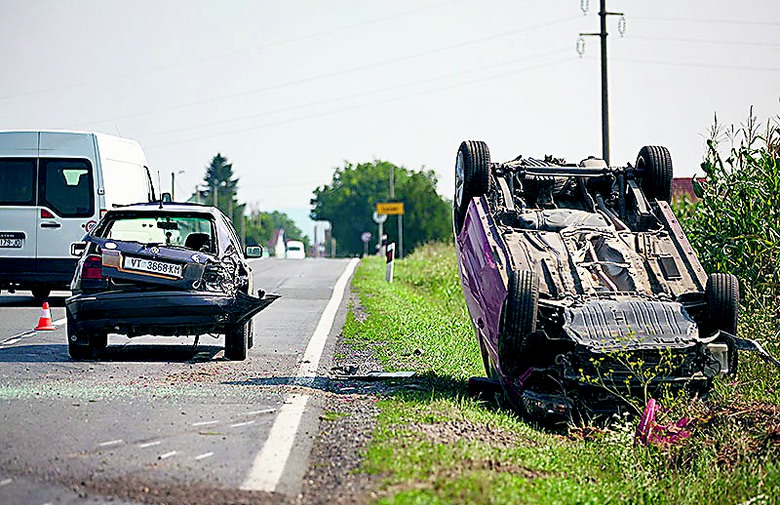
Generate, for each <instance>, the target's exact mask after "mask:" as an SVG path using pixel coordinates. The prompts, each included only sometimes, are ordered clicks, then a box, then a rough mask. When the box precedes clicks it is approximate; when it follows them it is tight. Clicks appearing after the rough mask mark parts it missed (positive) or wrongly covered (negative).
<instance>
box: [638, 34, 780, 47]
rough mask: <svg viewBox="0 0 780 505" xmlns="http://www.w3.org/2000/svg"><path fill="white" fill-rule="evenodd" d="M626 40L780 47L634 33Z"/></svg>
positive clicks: (778, 45) (761, 43) (765, 44)
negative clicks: (643, 35)
mask: <svg viewBox="0 0 780 505" xmlns="http://www.w3.org/2000/svg"><path fill="white" fill-rule="evenodd" d="M625 40H628V41H631V40H650V41H654V42H683V43H686V44H714V45H727V46H751V47H767V48H780V42H778V43H774V44H767V43H763V42H743V41H737V40H701V39H684V38H671V37H641V36H639V37H637V36H635V35H632V36H631V37H626V39H625Z"/></svg>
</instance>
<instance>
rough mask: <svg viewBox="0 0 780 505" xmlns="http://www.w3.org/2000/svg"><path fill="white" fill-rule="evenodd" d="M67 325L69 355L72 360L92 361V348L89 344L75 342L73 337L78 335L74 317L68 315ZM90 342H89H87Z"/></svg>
mask: <svg viewBox="0 0 780 505" xmlns="http://www.w3.org/2000/svg"><path fill="white" fill-rule="evenodd" d="M67 318H68V321H67V325H66V332H65V333H66V334H67V336H68V354H69V355H70V357H71V358H73V359H77V360H82V359H90V358H92V346H91V345H90V344H89V343H87V345H84V344H77V343H76V342H74V341H73V336H75V335H76V330H75V328H76V323H75V320H74V319H73V317H72V316H71V315H70V314H67ZM87 342H89V340H87Z"/></svg>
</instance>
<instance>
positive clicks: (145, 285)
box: [65, 202, 279, 360]
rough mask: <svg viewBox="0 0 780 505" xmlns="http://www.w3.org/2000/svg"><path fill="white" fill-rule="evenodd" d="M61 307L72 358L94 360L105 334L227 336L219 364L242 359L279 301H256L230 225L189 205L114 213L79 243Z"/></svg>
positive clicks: (263, 297)
mask: <svg viewBox="0 0 780 505" xmlns="http://www.w3.org/2000/svg"><path fill="white" fill-rule="evenodd" d="M85 241H86V247H85V249H84V251H83V253H82V254H81V258H80V260H79V263H78V265H77V267H76V272H75V274H74V277H73V281H72V283H71V289H72V291H73V296H72V297H70V298H68V299H67V300H66V302H65V307H66V314H67V333H68V350H69V352H70V355H71V357H73V358H77V359H79V358H87V357H91V356H92V355H93V353H94V351H96V350H100V349H102V348H104V347H105V346H106V345H107V335H108V333H120V334H123V335H127V336H129V337H137V336H141V335H165V336H179V335H202V334H215V333H216V334H218V333H222V334H225V357H227V358H228V359H237V360H243V359H245V358H246V352H247V348H250V347H252V345H253V343H254V342H253V325H252V317H253V316H254V315H255V314H257V313H258V312H260V311H261V310H263V309H264V308H266V307H267V306H268V305H270V304H271V302H273V301H274V300H275V299H277V298H278V297H279V295H275V294H268V293H265V292H264V291H262V290H260V291H258V293H257V296H255V295H254V291H253V289H254V288H253V285H252V275H251V269H250V267H249V265H248V264H247V262H246V259H245V257H244V254H243V252H242V250H241V245H240V241H239V240H238V235H237V234H236V232H235V230H234V229H233V226H232V225H231V223H230V221H229V220H228V219H227V218H226V217H225V216H224V214H222V213H221V212H220V211H219V210H218V209H215V208H213V207H206V206H201V205H192V204H181V203H176V204H163V203H160V202H158V203H150V204H138V205H132V206H128V207H122V208H119V209H114V210H110V211H109V212H108V213H107V214H106V215H105V217H103V219H101V221H100V223H99V224H98V225H97V226H96V227H95V229H94V230H93V231H92V232H91V233H88V234H87V235H86V237H85Z"/></svg>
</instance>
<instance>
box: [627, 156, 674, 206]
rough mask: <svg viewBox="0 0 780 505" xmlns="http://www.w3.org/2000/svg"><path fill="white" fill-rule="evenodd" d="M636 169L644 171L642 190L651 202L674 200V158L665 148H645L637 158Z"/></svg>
mask: <svg viewBox="0 0 780 505" xmlns="http://www.w3.org/2000/svg"><path fill="white" fill-rule="evenodd" d="M636 168H637V169H638V170H643V171H644V174H643V175H642V190H643V191H644V192H645V197H646V198H647V199H648V200H650V201H653V200H663V201H664V202H669V201H671V199H672V177H673V176H674V170H673V169H672V156H671V155H670V154H669V149H667V148H665V147H663V146H644V147H643V148H642V149H640V150H639V155H637V157H636Z"/></svg>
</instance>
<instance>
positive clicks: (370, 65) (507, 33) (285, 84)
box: [77, 16, 579, 128]
mask: <svg viewBox="0 0 780 505" xmlns="http://www.w3.org/2000/svg"><path fill="white" fill-rule="evenodd" d="M575 19H579V16H569V17H566V18H561V19H557V20H554V21H550V22H547V23H540V24H537V25H531V26H526V27H523V28H517V29H514V30H509V31H505V32H500V33H496V34H493V35H488V36H486V37H480V38H477V39H471V40H467V41H463V42H458V43H456V44H452V45H449V46H443V47H439V48H435V49H430V50H428V51H421V52H418V53H413V54H409V55H405V56H400V57H396V58H391V59H388V60H383V61H378V62H373V63H367V64H364V65H358V66H355V67H350V68H346V69H341V70H337V71H334V72H327V73H324V74H318V75H314V76H310V77H305V78H302V79H296V80H292V81H286V82H282V83H278V84H273V85H270V86H263V87H261V88H255V89H251V90H247V91H242V92H239V93H230V94H227V95H222V96H217V97H212V98H207V99H203V100H196V101H193V102H188V103H183V104H179V105H174V106H172V107H166V108H161V109H155V110H151V111H144V112H137V113H133V114H126V115H124V116H115V117H111V118H106V119H103V120H99V121H89V122H85V123H81V124H79V125H77V127H79V128H81V127H85V126H89V125H93V124H98V123H105V122H109V121H117V120H120V119H130V118H134V117H140V116H146V115H149V114H156V113H159V112H168V111H172V110H179V109H184V108H187V107H193V106H196V105H203V104H206V103H214V102H220V101H224V100H231V99H234V98H241V97H245V96H247V95H253V94H257V93H262V92H265V91H271V90H276V89H281V88H285V87H289V86H295V85H299V84H304V83H308V82H313V81H318V80H322V79H328V78H331V77H337V76H341V75H346V74H350V73H354V72H359V71H361V70H367V69H370V68H377V67H382V66H387V65H392V64H395V63H401V62H404V61H409V60H414V59H417V58H421V57H423V56H429V55H431V54H437V53H442V52H446V51H451V50H453V49H459V48H461V47H466V46H469V45H474V44H480V43H484V42H488V41H491V40H496V39H500V38H505V37H509V36H512V35H517V34H519V33H524V32H529V31H532V30H538V29H541V28H547V27H550V26H555V25H558V24H561V23H566V22H569V21H572V20H575Z"/></svg>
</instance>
